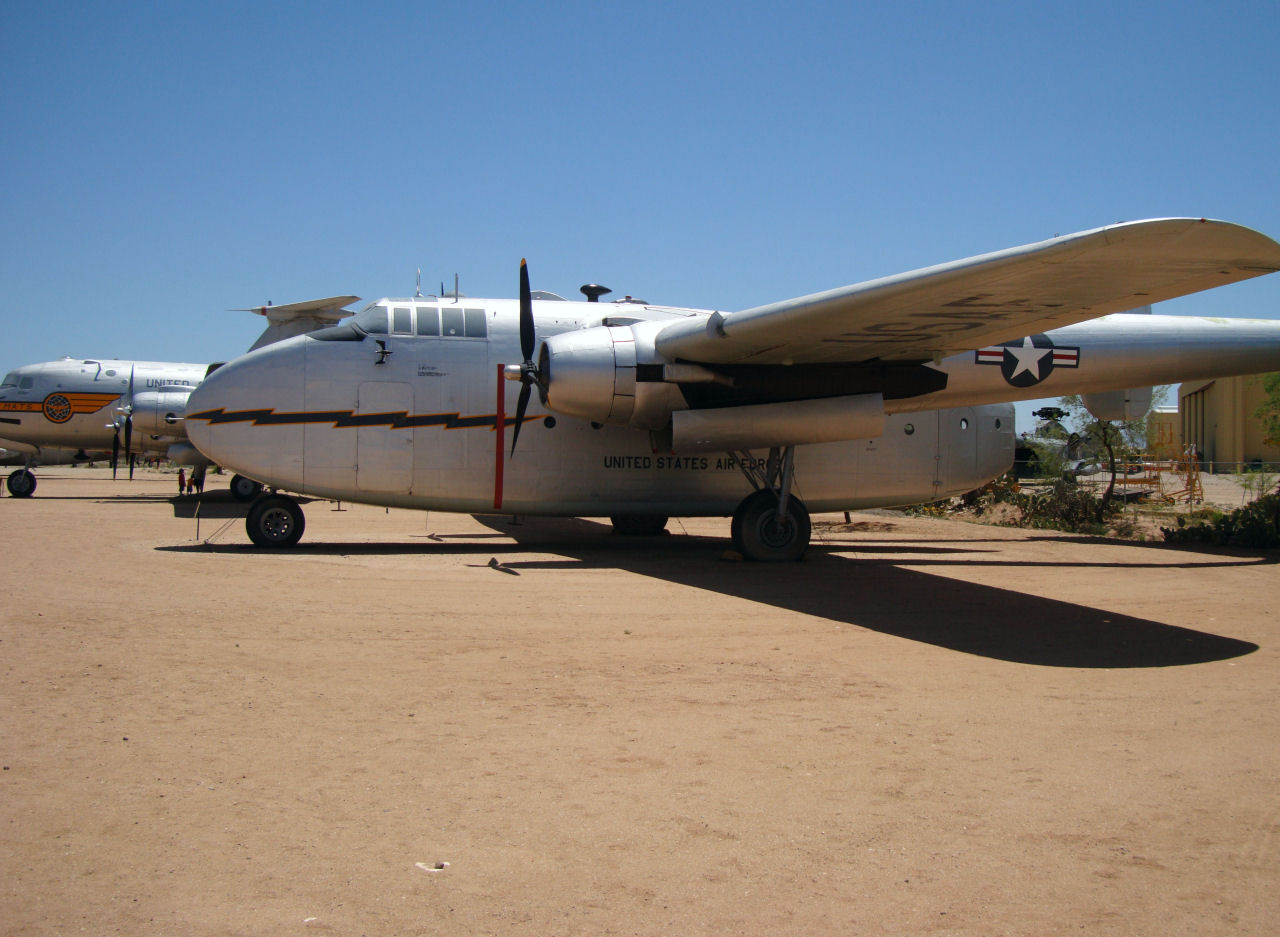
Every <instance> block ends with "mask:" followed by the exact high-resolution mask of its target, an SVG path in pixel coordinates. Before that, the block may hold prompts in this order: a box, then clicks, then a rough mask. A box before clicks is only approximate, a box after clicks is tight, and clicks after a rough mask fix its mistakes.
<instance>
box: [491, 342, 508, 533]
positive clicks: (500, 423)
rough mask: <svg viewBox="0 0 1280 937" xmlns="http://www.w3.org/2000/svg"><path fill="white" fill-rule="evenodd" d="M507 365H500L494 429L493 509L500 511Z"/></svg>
mask: <svg viewBox="0 0 1280 937" xmlns="http://www.w3.org/2000/svg"><path fill="white" fill-rule="evenodd" d="M505 370H506V365H502V364H500V365H498V402H497V407H496V409H495V410H494V413H495V414H496V417H495V418H494V421H493V429H494V434H493V435H494V437H495V438H494V442H495V449H494V456H495V457H494V461H493V509H494V510H495V511H500V510H501V509H502V464H503V458H504V456H505V450H506V448H507V447H506V435H507V434H506V429H505V427H506V422H507V408H506V403H507V392H506V387H505V386H504V384H503V382H504V381H505V380H506V378H505V377H504V374H503V372H504V371H505Z"/></svg>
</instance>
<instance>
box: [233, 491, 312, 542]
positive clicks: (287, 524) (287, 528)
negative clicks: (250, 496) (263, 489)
mask: <svg viewBox="0 0 1280 937" xmlns="http://www.w3.org/2000/svg"><path fill="white" fill-rule="evenodd" d="M244 525H245V529H246V530H248V532H249V539H250V540H252V541H253V542H254V543H255V544H256V545H258V546H260V547H291V546H293V545H294V544H295V543H297V542H298V540H299V539H301V537H302V531H303V530H304V529H305V528H306V526H307V522H306V518H305V517H303V514H302V505H300V504H298V502H297V501H294V500H293V499H292V498H290V497H286V496H285V495H268V496H267V497H265V498H259V499H258V500H257V501H255V502H253V505H252V506H251V507H250V508H249V516H248V517H246V518H245V521H244Z"/></svg>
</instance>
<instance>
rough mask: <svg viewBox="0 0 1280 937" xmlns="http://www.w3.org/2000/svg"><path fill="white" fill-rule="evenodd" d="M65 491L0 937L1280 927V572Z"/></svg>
mask: <svg viewBox="0 0 1280 937" xmlns="http://www.w3.org/2000/svg"><path fill="white" fill-rule="evenodd" d="M37 474H38V476H39V490H38V491H37V493H36V496H35V498H33V499H30V500H26V501H20V500H15V499H12V498H8V497H5V498H3V499H0V532H2V533H3V544H4V547H3V550H4V552H3V556H4V564H3V574H2V576H0V583H2V584H3V599H4V601H3V607H2V608H0V662H2V665H3V681H2V682H0V761H3V772H2V773H0V873H2V874H0V933H3V934H22V935H46V934H49V935H52V934H72V933H85V934H129V935H150V934H185V935H224V934H226V935H256V934H303V935H305V934H342V935H347V934H378V935H409V934H423V935H425V934H433V935H434V934H446V933H448V934H519V935H525V934H527V935H558V934H564V935H568V934H582V935H603V934H644V935H650V934H652V935H657V934H662V935H672V934H717V935H720V934H770V935H778V934H806V935H815V934H842V935H847V934H855V933H865V934H872V933H876V934H908V933H910V934H928V935H935V934H936V935H944V934H959V935H993V934H1008V935H1054V934H1067V933H1072V934H1076V933H1084V934H1090V935H1135V934H1136V935H1155V934H1159V935H1196V937H1204V935H1216V934H1233V935H1234V934H1248V935H1264V934H1265V935H1270V934H1274V933H1275V932H1276V928H1277V922H1280V837H1278V836H1277V827H1278V824H1280V712H1278V710H1277V706H1276V688H1277V686H1278V685H1280V615H1278V614H1277V592H1278V590H1277V586H1278V585H1280V567H1278V566H1277V559H1280V557H1277V555H1275V554H1269V555H1268V554H1247V553H1242V552H1228V551H1215V552H1209V551H1206V550H1198V549H1197V550H1193V549H1185V548H1183V549H1175V548H1170V547H1165V546H1162V545H1152V544H1134V543H1118V542H1112V541H1105V540H1097V539H1091V538H1085V537H1074V536H1068V535H1058V534H1046V533H1045V532H1037V531H1022V530H1009V529H1001V528H991V527H981V526H977V525H973V524H967V523H963V522H959V521H944V520H934V519H925V518H904V517H899V516H896V515H888V514H880V513H877V514H858V515H854V517H853V523H852V524H844V523H843V522H842V521H843V519H842V518H841V517H840V516H839V515H827V516H823V517H819V518H816V519H815V542H814V546H813V548H812V549H811V551H810V553H809V556H808V557H807V559H806V560H805V562H803V563H800V564H789V565H779V566H772V565H756V564H744V563H740V562H731V561H727V560H726V559H725V550H726V546H727V537H728V521H727V520H692V521H690V520H685V521H673V522H672V523H671V525H670V530H671V532H672V533H671V535H669V536H666V537H662V538H647V539H627V538H620V537H615V536H612V535H611V534H610V532H609V530H608V528H607V526H605V525H604V524H602V523H600V522H596V521H590V520H575V521H568V520H558V521H536V520H532V519H531V520H528V521H527V522H525V523H524V524H522V525H518V526H513V525H511V524H510V523H509V522H508V521H507V520H505V519H499V520H491V521H482V520H476V519H473V518H470V517H459V516H449V515H443V514H435V513H432V514H421V513H412V512H405V511H390V512H387V511H384V510H383V509H381V508H372V507H363V506H348V505H343V506H342V507H343V508H344V509H343V510H341V511H338V510H334V505H332V504H328V503H324V502H313V503H312V504H311V505H310V506H309V508H308V513H307V531H306V534H305V536H304V539H303V543H302V544H301V545H300V546H299V547H298V548H297V549H296V550H294V551H291V552H283V553H272V552H264V551H260V550H256V549H253V548H251V547H250V546H249V543H248V540H247V538H246V537H245V534H244V531H243V526H242V525H241V524H239V523H234V524H232V525H231V526H230V527H229V528H227V529H225V530H219V528H221V527H222V522H212V521H208V520H205V521H203V522H202V524H201V527H200V538H201V539H200V540H197V539H196V527H195V522H194V521H192V520H181V519H175V518H174V517H173V515H172V511H171V508H170V506H169V505H168V504H167V503H166V502H165V501H164V500H163V498H165V497H167V496H168V495H169V493H170V490H171V488H173V487H174V486H175V483H174V476H172V475H158V474H151V473H144V474H143V475H141V476H140V477H139V479H138V480H136V481H134V482H132V483H125V482H120V483H115V484H113V483H111V482H110V480H109V478H108V477H107V475H108V474H109V473H106V472H104V471H103V470H101V469H97V470H93V469H88V470H86V469H47V470H41V471H40V472H38V473H37ZM225 483H226V482H225V480H220V479H212V478H211V487H214V486H218V485H225ZM211 535H213V539H212V542H211V543H204V542H202V541H204V540H205V539H207V538H209V537H210V536H211Z"/></svg>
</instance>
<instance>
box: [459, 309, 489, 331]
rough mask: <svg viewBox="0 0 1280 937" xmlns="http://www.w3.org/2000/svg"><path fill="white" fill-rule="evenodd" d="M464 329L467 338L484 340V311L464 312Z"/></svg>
mask: <svg viewBox="0 0 1280 937" xmlns="http://www.w3.org/2000/svg"><path fill="white" fill-rule="evenodd" d="M462 317H463V328H464V331H465V333H466V336H467V338H484V337H485V334H486V333H485V321H484V310H483V309H464V310H462Z"/></svg>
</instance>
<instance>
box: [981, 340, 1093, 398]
mask: <svg viewBox="0 0 1280 937" xmlns="http://www.w3.org/2000/svg"><path fill="white" fill-rule="evenodd" d="M975 360H976V361H977V363H978V364H993V365H999V366H1000V373H1001V374H1003V375H1004V379H1005V381H1006V382H1007V383H1009V384H1011V385H1012V386H1014V387H1034V386H1035V385H1036V384H1039V383H1040V382H1041V381H1043V380H1044V379H1045V378H1047V377H1048V376H1049V375H1050V374H1052V373H1053V369H1054V368H1076V367H1079V366H1080V349H1079V348H1067V347H1064V346H1061V345H1055V344H1054V343H1053V340H1052V339H1051V338H1049V336H1047V335H1044V334H1039V335H1028V336H1027V337H1026V338H1024V339H1022V341H1019V342H1005V343H1004V344H1002V345H988V346H987V347H985V348H979V349H978V350H977V352H976V358H975Z"/></svg>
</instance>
